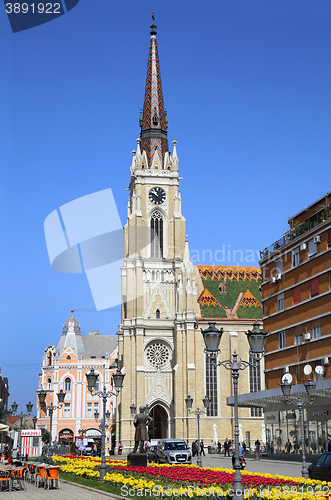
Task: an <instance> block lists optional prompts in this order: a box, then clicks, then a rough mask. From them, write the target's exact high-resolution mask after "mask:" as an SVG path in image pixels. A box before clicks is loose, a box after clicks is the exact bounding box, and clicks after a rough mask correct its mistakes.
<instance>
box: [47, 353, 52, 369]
mask: <svg viewBox="0 0 331 500" xmlns="http://www.w3.org/2000/svg"><path fill="white" fill-rule="evenodd" d="M51 364H52V353H51V352H49V353H48V366H50V365H51Z"/></svg>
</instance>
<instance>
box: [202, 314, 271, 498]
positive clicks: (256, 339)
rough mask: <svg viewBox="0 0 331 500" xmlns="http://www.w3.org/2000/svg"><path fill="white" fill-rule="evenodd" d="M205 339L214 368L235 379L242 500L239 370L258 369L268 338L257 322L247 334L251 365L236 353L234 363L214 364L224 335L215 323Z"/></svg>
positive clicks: (237, 488) (237, 478) (237, 483)
mask: <svg viewBox="0 0 331 500" xmlns="http://www.w3.org/2000/svg"><path fill="white" fill-rule="evenodd" d="M201 333H202V335H203V339H204V342H205V346H206V347H205V353H206V354H207V356H209V357H210V358H211V363H212V364H213V365H214V366H221V365H222V366H224V368H226V369H227V370H231V372H232V373H231V375H232V379H233V400H234V441H235V462H234V485H233V489H234V498H235V499H236V500H242V499H243V496H244V488H243V485H242V479H241V472H240V462H239V423H238V378H239V370H245V369H246V368H247V367H248V366H251V367H253V368H256V366H257V365H258V363H259V362H260V359H261V357H262V356H263V354H264V353H265V352H266V351H265V344H266V336H267V334H266V333H265V332H264V331H263V330H261V328H260V326H259V324H258V322H257V321H255V323H254V325H253V329H252V330H248V332H245V333H246V335H247V340H248V343H249V347H250V350H249V354H250V357H251V359H252V358H253V359H254V363H249V362H248V361H244V360H243V359H240V360H239V361H238V354H237V353H236V351H234V353H233V354H232V361H231V360H230V359H227V360H224V361H219V362H218V363H214V362H213V359H215V358H216V356H217V354H218V353H219V352H220V348H219V344H220V341H221V338H222V334H223V328H221V329H220V330H218V329H217V328H216V326H215V321H210V322H209V327H208V328H207V329H206V330H202V328H201Z"/></svg>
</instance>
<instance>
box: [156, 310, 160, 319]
mask: <svg viewBox="0 0 331 500" xmlns="http://www.w3.org/2000/svg"><path fill="white" fill-rule="evenodd" d="M156 319H160V310H159V309H156Z"/></svg>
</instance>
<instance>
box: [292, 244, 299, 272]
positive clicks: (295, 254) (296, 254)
mask: <svg viewBox="0 0 331 500" xmlns="http://www.w3.org/2000/svg"><path fill="white" fill-rule="evenodd" d="M298 265H299V247H298V248H295V249H294V250H293V252H292V267H296V266H298Z"/></svg>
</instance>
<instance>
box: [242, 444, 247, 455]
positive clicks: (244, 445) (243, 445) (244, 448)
mask: <svg viewBox="0 0 331 500" xmlns="http://www.w3.org/2000/svg"><path fill="white" fill-rule="evenodd" d="M242 447H243V450H244V453H243V456H245V455H246V443H245V441H243V444H242Z"/></svg>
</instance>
